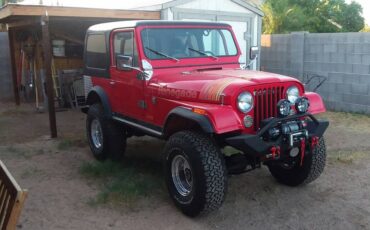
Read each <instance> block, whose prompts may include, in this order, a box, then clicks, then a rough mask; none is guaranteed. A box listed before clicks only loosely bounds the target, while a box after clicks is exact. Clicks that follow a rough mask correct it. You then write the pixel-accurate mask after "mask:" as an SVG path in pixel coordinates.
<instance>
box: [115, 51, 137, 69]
mask: <svg viewBox="0 0 370 230" xmlns="http://www.w3.org/2000/svg"><path fill="white" fill-rule="evenodd" d="M116 66H117V69H118V70H123V71H130V70H132V69H133V67H132V57H131V56H125V55H117V56H116Z"/></svg>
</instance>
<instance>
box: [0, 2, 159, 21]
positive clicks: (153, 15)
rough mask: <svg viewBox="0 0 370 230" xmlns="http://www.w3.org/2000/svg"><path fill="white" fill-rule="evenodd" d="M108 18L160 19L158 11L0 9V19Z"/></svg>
mask: <svg viewBox="0 0 370 230" xmlns="http://www.w3.org/2000/svg"><path fill="white" fill-rule="evenodd" d="M46 12H47V14H48V16H49V17H76V18H109V19H142V20H144V19H148V20H152V19H160V18H161V15H160V12H159V11H145V10H116V9H114V10H112V9H94V8H81V7H60V6H28V5H7V6H6V7H4V8H2V9H1V10H0V20H2V19H5V18H7V17H9V16H43V15H45V14H46Z"/></svg>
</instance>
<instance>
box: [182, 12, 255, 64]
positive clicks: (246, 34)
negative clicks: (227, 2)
mask: <svg viewBox="0 0 370 230" xmlns="http://www.w3.org/2000/svg"><path fill="white" fill-rule="evenodd" d="M176 19H177V20H183V21H200V20H201V21H213V22H223V23H227V24H229V25H231V26H232V27H233V30H234V33H235V36H236V39H237V40H238V43H239V46H240V49H241V51H242V60H243V61H244V62H246V63H248V62H249V58H248V57H249V49H250V46H251V44H252V32H253V30H252V27H251V25H252V24H251V20H252V18H251V17H235V16H231V15H230V16H227V15H221V16H220V15H216V14H202V15H200V14H192V13H189V12H186V13H182V12H178V14H177V17H176Z"/></svg>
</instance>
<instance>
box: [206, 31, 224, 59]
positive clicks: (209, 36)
mask: <svg viewBox="0 0 370 230" xmlns="http://www.w3.org/2000/svg"><path fill="white" fill-rule="evenodd" d="M203 44H204V51H206V52H207V51H209V52H212V54H214V55H217V56H223V55H226V52H225V46H224V40H223V38H222V36H221V34H220V32H219V30H208V31H205V33H204V34H203Z"/></svg>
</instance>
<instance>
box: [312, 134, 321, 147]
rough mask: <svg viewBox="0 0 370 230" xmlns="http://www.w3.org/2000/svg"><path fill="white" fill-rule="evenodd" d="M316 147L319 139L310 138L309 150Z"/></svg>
mask: <svg viewBox="0 0 370 230" xmlns="http://www.w3.org/2000/svg"><path fill="white" fill-rule="evenodd" d="M317 145H319V137H316V136H315V137H311V150H313V148H314V147H316V146H317Z"/></svg>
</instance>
